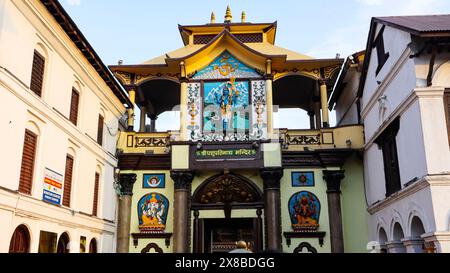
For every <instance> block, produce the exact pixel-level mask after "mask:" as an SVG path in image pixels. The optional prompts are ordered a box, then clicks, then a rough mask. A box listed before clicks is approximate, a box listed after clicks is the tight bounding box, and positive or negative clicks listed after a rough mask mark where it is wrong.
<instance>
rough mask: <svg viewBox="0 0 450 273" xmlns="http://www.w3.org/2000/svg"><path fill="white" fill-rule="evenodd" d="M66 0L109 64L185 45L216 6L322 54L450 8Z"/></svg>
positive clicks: (386, 3)
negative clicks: (407, 18)
mask: <svg viewBox="0 0 450 273" xmlns="http://www.w3.org/2000/svg"><path fill="white" fill-rule="evenodd" d="M59 1H60V2H61V3H62V4H63V6H64V7H65V8H66V10H67V11H68V13H69V14H70V15H71V17H72V18H73V19H74V21H75V22H76V23H77V25H78V27H79V28H80V29H81V30H82V31H83V33H84V34H85V36H86V38H87V39H88V40H89V42H90V43H91V44H92V46H93V47H94V48H95V50H96V51H97V53H98V54H99V55H100V57H101V58H102V59H103V61H104V62H105V63H106V64H108V65H110V64H116V63H117V61H118V60H123V61H124V63H125V64H136V63H141V62H143V61H145V60H148V59H151V58H153V57H156V56H159V55H162V54H164V53H167V52H169V51H172V50H175V49H177V48H180V47H182V42H181V38H180V35H179V32H178V27H177V25H178V24H184V25H191V24H205V23H208V22H209V20H210V15H211V11H214V12H215V13H216V17H217V21H223V16H224V15H225V10H226V6H227V5H230V7H231V10H232V13H233V21H235V22H238V21H240V14H241V12H242V11H243V10H245V12H246V14H247V21H248V22H253V23H257V22H274V21H278V32H277V45H279V46H282V47H285V48H288V49H291V50H294V51H297V52H300V53H304V54H307V55H310V56H313V57H317V58H334V57H335V56H336V54H337V53H339V54H341V56H342V57H346V56H348V55H350V54H352V53H354V52H357V51H360V50H362V49H365V45H366V40H367V33H368V31H369V24H370V18H371V17H374V16H390V15H417V14H442V13H450V0H394V1H392V0H314V1H302V0H275V1H273V0H272V1H270V0H223V1H222V0H190V1H185V0H165V1H160V0H127V1H124V0H59ZM274 3H276V5H274ZM291 115H295V114H294V113H292V114H291ZM283 120H286V122H289V120H291V119H290V118H289V117H287V118H283ZM304 122H305V123H306V124H308V123H309V122H308V121H307V120H305V121H304ZM283 125H284V124H283V121H281V122H280V124H279V126H280V127H286V126H283ZM160 129H164V128H160Z"/></svg>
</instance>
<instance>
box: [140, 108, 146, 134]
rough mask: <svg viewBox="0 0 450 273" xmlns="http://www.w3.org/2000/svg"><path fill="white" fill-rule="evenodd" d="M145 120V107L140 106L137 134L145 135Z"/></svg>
mask: <svg viewBox="0 0 450 273" xmlns="http://www.w3.org/2000/svg"><path fill="white" fill-rule="evenodd" d="M146 119H147V107H144V106H142V107H141V122H140V128H139V132H141V133H145V122H146Z"/></svg>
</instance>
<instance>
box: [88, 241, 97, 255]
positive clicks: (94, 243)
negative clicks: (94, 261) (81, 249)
mask: <svg viewBox="0 0 450 273" xmlns="http://www.w3.org/2000/svg"><path fill="white" fill-rule="evenodd" d="M89 253H92V254H94V253H97V240H96V239H95V238H93V239H92V240H91V242H90V243H89Z"/></svg>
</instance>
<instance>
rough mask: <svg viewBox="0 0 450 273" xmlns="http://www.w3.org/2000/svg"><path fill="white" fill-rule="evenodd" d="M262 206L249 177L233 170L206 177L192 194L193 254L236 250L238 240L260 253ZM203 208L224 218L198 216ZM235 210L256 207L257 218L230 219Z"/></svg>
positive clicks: (258, 190)
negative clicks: (234, 172) (232, 171)
mask: <svg viewBox="0 0 450 273" xmlns="http://www.w3.org/2000/svg"><path fill="white" fill-rule="evenodd" d="M263 208H264V203H263V194H262V192H261V190H260V189H259V188H258V187H257V186H256V185H255V183H254V182H253V181H251V180H250V179H248V178H246V177H244V176H241V175H237V174H233V173H225V174H218V175H216V176H213V177H211V178H209V179H207V180H206V181H205V182H204V183H203V184H201V185H200V186H199V187H198V188H197V190H196V191H195V193H194V194H193V197H192V204H191V210H193V211H194V217H195V218H194V220H193V227H194V230H193V234H194V240H193V242H194V246H193V251H194V253H227V252H230V251H232V250H234V249H236V243H237V242H238V241H245V242H247V244H249V245H250V248H251V250H252V251H253V252H261V251H262V250H263V246H262V234H263V232H262V227H263V225H262V218H261V215H262V209H263ZM204 210H209V211H216V212H217V214H218V215H224V216H225V217H224V218H214V219H208V218H201V211H204ZM235 210H255V214H254V215H255V216H257V218H233V217H232V215H233V213H232V212H233V211H235ZM249 215H250V216H249V217H252V216H251V214H249ZM213 217H214V216H213ZM247 217H248V216H247Z"/></svg>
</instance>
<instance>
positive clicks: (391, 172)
mask: <svg viewBox="0 0 450 273" xmlns="http://www.w3.org/2000/svg"><path fill="white" fill-rule="evenodd" d="M399 131H400V117H398V118H397V119H395V120H394V121H393V122H392V123H391V124H390V125H389V126H388V127H387V128H386V130H384V132H383V133H382V134H381V135H380V137H379V138H378V139H377V140H376V141H375V143H376V144H378V147H379V148H380V149H381V150H382V151H383V164H384V175H385V182H386V198H387V197H389V196H391V195H393V194H395V193H397V192H399V191H401V190H402V188H403V187H402V183H401V175H400V164H399V158H398V149H397V135H398V132H399Z"/></svg>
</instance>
